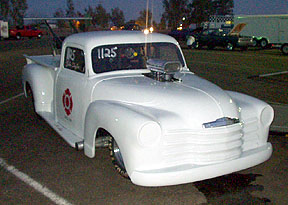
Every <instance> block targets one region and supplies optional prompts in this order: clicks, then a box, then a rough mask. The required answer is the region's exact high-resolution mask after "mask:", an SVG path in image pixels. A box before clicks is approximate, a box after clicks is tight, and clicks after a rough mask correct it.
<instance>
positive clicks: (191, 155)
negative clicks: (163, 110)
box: [162, 123, 243, 166]
mask: <svg viewBox="0 0 288 205" xmlns="http://www.w3.org/2000/svg"><path fill="white" fill-rule="evenodd" d="M242 136H243V134H242V126H241V124H240V123H238V124H234V125H231V126H226V127H221V128H220V127H218V128H209V129H203V130H201V131H193V130H171V131H169V132H167V133H166V134H165V136H164V141H163V150H162V155H163V160H164V163H165V164H166V165H167V166H176V165H180V164H195V165H205V164H213V163H219V162H224V161H227V160H232V159H235V158H238V157H239V156H240V155H241V153H242V145H243V141H242Z"/></svg>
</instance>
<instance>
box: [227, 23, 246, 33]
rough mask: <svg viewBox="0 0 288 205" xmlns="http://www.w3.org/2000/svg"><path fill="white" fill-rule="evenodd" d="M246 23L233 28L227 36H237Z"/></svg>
mask: <svg viewBox="0 0 288 205" xmlns="http://www.w3.org/2000/svg"><path fill="white" fill-rule="evenodd" d="M246 25H247V24H246V23H239V24H237V25H235V26H234V27H233V29H232V30H231V31H230V32H229V34H228V35H237V36H239V34H240V32H241V31H242V30H243V29H244V27H245V26H246Z"/></svg>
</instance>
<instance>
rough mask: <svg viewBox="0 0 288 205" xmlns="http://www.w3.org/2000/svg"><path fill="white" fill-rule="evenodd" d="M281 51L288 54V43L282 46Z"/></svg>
mask: <svg viewBox="0 0 288 205" xmlns="http://www.w3.org/2000/svg"><path fill="white" fill-rule="evenodd" d="M281 51H282V53H283V54H284V55H288V43H285V44H283V45H282V46H281Z"/></svg>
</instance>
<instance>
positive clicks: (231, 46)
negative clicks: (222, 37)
mask: <svg viewBox="0 0 288 205" xmlns="http://www.w3.org/2000/svg"><path fill="white" fill-rule="evenodd" d="M226 49H227V50H229V51H232V50H234V45H233V44H232V43H227V45H226Z"/></svg>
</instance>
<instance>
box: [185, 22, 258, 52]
mask: <svg viewBox="0 0 288 205" xmlns="http://www.w3.org/2000/svg"><path fill="white" fill-rule="evenodd" d="M242 26H243V25H242ZM243 27H244V26H243ZM243 27H241V25H238V27H237V26H236V27H235V28H234V29H232V30H231V31H230V32H227V31H224V30H223V29H219V28H216V29H206V30H203V31H202V32H200V33H198V34H194V35H191V36H189V37H188V40H187V45H188V46H189V47H191V48H202V47H204V46H207V47H208V48H209V49H213V48H215V47H216V46H220V47H224V48H226V49H228V50H234V49H235V48H240V49H242V50H247V48H248V47H249V46H253V38H252V37H247V36H241V35H239V33H240V31H241V30H242V29H243Z"/></svg>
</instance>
